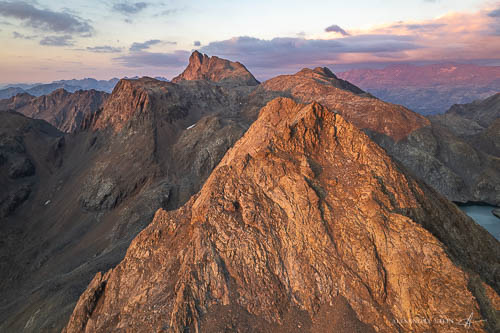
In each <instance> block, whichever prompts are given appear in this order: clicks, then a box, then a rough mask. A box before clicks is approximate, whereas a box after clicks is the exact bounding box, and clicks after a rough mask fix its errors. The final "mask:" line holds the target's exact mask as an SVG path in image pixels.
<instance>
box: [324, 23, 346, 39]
mask: <svg viewBox="0 0 500 333" xmlns="http://www.w3.org/2000/svg"><path fill="white" fill-rule="evenodd" d="M325 31H326V32H336V33H339V34H341V35H342V36H350V34H349V33H348V32H347V31H345V30H344V29H342V28H341V27H339V26H338V25H336V24H333V25H331V26H329V27H328V28H326V29H325Z"/></svg>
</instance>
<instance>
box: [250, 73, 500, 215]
mask: <svg viewBox="0 0 500 333" xmlns="http://www.w3.org/2000/svg"><path fill="white" fill-rule="evenodd" d="M332 75H333V74H331V72H329V71H326V70H324V69H321V68H316V69H314V70H310V69H304V70H302V71H300V72H298V73H296V74H294V75H282V76H278V77H276V78H273V79H270V80H268V81H266V82H264V83H262V84H261V85H260V86H259V87H258V89H257V90H255V92H253V93H252V94H253V95H256V96H258V95H259V94H262V93H263V92H265V93H266V94H271V95H272V96H285V97H291V98H293V99H295V100H296V101H299V102H305V103H310V102H313V101H317V102H319V103H322V104H323V105H324V106H326V107H327V108H328V109H330V110H335V111H337V112H338V113H340V114H341V115H342V116H343V117H345V118H346V119H347V120H348V121H350V122H352V123H353V124H354V125H355V126H357V127H358V128H360V129H363V130H364V131H365V132H366V133H368V134H369V135H370V136H371V138H372V139H373V140H374V141H375V142H377V143H378V144H379V145H380V146H382V147H383V148H384V149H386V151H387V152H388V153H389V154H390V155H391V156H392V157H394V158H395V159H397V160H398V161H400V162H401V163H403V164H404V165H405V166H406V167H407V168H408V169H409V170H410V171H411V172H412V173H413V174H414V175H415V176H417V177H419V178H420V179H422V180H424V181H425V182H427V183H428V184H429V185H431V186H433V187H434V188H435V189H436V190H438V191H439V192H440V193H442V194H444V195H445V196H446V197H447V198H448V199H450V200H453V201H458V202H467V201H478V202H485V203H489V204H492V205H497V206H498V205H500V197H498V193H500V171H499V170H500V164H498V161H499V160H498V157H500V156H498V155H494V156H491V155H487V154H486V155H485V154H483V153H482V152H481V151H479V150H478V149H477V148H476V147H475V146H474V145H473V144H472V143H471V142H468V141H467V140H465V141H464V139H462V138H461V137H460V136H457V135H456V134H454V133H453V131H452V130H450V128H449V126H444V125H443V124H441V123H437V122H435V121H433V122H431V121H430V119H428V118H426V117H424V116H421V115H419V114H416V113H415V112H412V111H411V110H408V109H406V108H405V107H403V106H400V105H395V104H391V103H387V102H383V101H381V100H379V99H376V98H374V97H372V96H371V95H369V94H366V93H362V92H360V90H359V88H356V89H357V90H356V89H352V88H348V89H347V90H346V89H345V87H344V86H342V82H344V81H341V80H339V79H338V78H337V77H335V76H334V75H333V76H332ZM339 81H340V82H339ZM492 104H494V103H491V101H488V104H487V105H488V106H490V108H491V107H492V106H491V105H492ZM497 110H498V109H497ZM492 113H493V112H490V111H488V110H487V111H485V112H483V113H481V114H492ZM493 114H494V113H493ZM478 117H479V118H481V115H478ZM489 117H491V116H489ZM462 122H463V123H464V126H462V128H467V130H468V131H471V130H473V129H474V128H475V127H474V123H473V122H472V121H470V122H469V120H468V119H465V118H463V119H462ZM467 124H469V125H470V126H467ZM492 126H496V125H492ZM494 128H495V127H493V129H492V130H490V132H494ZM490 132H484V134H483V136H485V138H483V139H481V140H480V141H481V142H490V143H489V145H490V146H494V145H495V142H496V144H500V143H499V141H498V140H497V139H496V134H491V133H490Z"/></svg>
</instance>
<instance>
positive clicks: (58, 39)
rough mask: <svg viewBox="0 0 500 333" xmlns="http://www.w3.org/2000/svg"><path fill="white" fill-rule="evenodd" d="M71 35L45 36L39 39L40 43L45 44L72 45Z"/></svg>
mask: <svg viewBox="0 0 500 333" xmlns="http://www.w3.org/2000/svg"><path fill="white" fill-rule="evenodd" d="M72 38H73V37H72V36H71V35H64V36H46V37H44V38H43V39H42V40H41V41H40V45H45V46H72V45H73V40H72Z"/></svg>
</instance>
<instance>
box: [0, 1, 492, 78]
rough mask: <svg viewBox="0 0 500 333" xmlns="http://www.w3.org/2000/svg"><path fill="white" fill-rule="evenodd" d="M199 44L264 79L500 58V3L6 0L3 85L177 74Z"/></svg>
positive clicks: (1, 14)
mask: <svg viewBox="0 0 500 333" xmlns="http://www.w3.org/2000/svg"><path fill="white" fill-rule="evenodd" d="M193 50H199V51H200V52H203V53H207V54H208V55H211V56H212V55H217V56H220V57H223V58H226V59H229V60H233V61H240V62H241V63H243V64H244V65H245V66H246V67H247V68H248V69H249V70H250V71H251V72H252V73H253V74H254V75H255V76H256V77H257V78H258V79H260V80H263V79H266V78H269V77H272V76H274V75H277V74H286V73H294V72H296V71H298V70H300V69H301V68H304V67H316V66H328V67H330V68H332V69H334V70H342V69H349V68H360V67H381V66H385V65H388V64H392V63H414V64H424V63H441V62H463V63H477V64H483V65H500V1H484V0H459V1H458V0H404V1H401V0H350V1H345V0H342V1H332V0H329V1H319V0H308V1H292V0H288V1H282V0H273V1H271V0H253V1H237V0H211V1H200V0H192V1H189V0H184V1H181V0H170V1H157V0H138V1H121V0H98V1H96V0H86V1H67V2H62V1H60V0H58V1H55V0H26V1H12V0H6V1H2V0H0V84H5V83H18V82H50V81H53V80H59V79H72V78H84V77H93V78H97V79H110V78H112V77H124V76H129V77H130V76H135V75H139V76H143V75H148V76H164V77H167V78H172V77H173V76H175V75H177V74H179V73H180V72H182V70H183V68H184V67H185V66H186V64H187V62H188V58H189V55H190V53H191V52H192V51H193Z"/></svg>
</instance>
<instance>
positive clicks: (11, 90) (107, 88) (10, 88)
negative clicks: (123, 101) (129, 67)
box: [0, 76, 168, 99]
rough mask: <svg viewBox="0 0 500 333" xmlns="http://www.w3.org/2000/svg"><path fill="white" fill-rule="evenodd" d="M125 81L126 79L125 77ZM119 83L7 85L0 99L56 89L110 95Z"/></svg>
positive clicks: (85, 82) (40, 94)
mask: <svg viewBox="0 0 500 333" xmlns="http://www.w3.org/2000/svg"><path fill="white" fill-rule="evenodd" d="M125 78H126V79H127V78H128V77H125ZM138 78H139V77H138V76H134V77H131V78H128V79H138ZM155 79H156V80H159V81H168V79H166V78H164V77H161V76H157V77H155ZM118 81H120V79H118V78H112V79H110V80H96V79H92V78H85V79H81V80H77V79H72V80H59V81H53V82H51V83H33V84H30V83H16V84H7V85H4V86H3V87H1V88H2V89H1V90H0V99H5V98H10V97H12V96H16V95H17V94H21V93H28V94H30V95H32V96H36V97H38V96H42V95H48V94H50V93H51V92H53V91H55V90H57V89H61V88H62V89H64V90H66V91H67V92H75V91H78V90H92V89H94V90H98V91H104V92H107V93H111V92H112V91H113V89H114V87H115V85H116V84H117V83H118Z"/></svg>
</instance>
